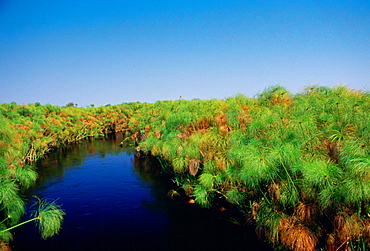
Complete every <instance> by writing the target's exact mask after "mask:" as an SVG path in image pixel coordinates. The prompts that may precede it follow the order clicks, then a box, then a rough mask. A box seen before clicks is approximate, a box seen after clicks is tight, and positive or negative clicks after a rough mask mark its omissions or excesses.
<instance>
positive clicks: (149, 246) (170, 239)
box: [11, 139, 268, 251]
mask: <svg viewBox="0 0 370 251" xmlns="http://www.w3.org/2000/svg"><path fill="white" fill-rule="evenodd" d="M120 140H121V139H112V140H104V141H91V142H89V141H86V142H83V143H81V144H76V145H72V146H70V147H69V148H68V149H60V150H58V151H55V152H53V153H51V154H50V155H49V156H48V158H46V159H45V160H44V161H42V162H41V163H40V164H39V175H40V180H39V182H38V184H37V186H36V187H35V188H34V189H32V190H30V191H29V193H28V195H27V196H28V197H29V198H31V196H32V195H37V196H38V197H40V198H51V199H58V203H59V204H62V205H63V206H62V208H63V209H64V210H65V211H66V216H65V221H64V223H63V228H62V230H61V232H60V234H59V235H56V236H54V237H52V238H50V239H47V240H45V241H44V240H42V239H41V237H40V234H39V233H38V230H37V228H36V227H35V226H34V224H32V223H29V224H26V225H23V226H21V227H19V228H18V229H16V230H15V240H14V242H13V243H11V244H12V246H13V250H189V249H190V250H211V249H214V250H221V249H225V250H243V249H244V250H254V249H257V248H258V249H259V250H261V251H262V250H268V249H266V248H265V246H264V245H263V244H262V243H259V242H258V241H257V240H256V238H255V236H254V233H253V231H249V232H248V229H246V228H244V227H242V226H236V225H233V224H231V223H229V222H227V221H225V220H222V219H220V217H222V215H220V214H219V213H216V212H215V211H212V210H204V209H199V208H197V207H196V206H195V205H193V204H186V203H184V200H182V199H178V200H171V199H169V198H168V197H167V196H166V193H167V192H168V190H169V188H170V186H171V185H172V184H171V183H170V181H169V179H168V177H163V174H161V170H160V167H156V166H155V165H154V164H153V162H155V160H154V159H142V160H141V161H138V160H137V159H136V160H135V158H134V149H133V148H129V147H128V148H120V147H119V146H118V143H119V142H120Z"/></svg>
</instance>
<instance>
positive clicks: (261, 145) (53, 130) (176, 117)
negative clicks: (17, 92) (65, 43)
mask: <svg viewBox="0 0 370 251" xmlns="http://www.w3.org/2000/svg"><path fill="white" fill-rule="evenodd" d="M369 111H370V96H369V94H368V93H364V92H360V91H355V90H351V89H349V88H347V87H345V86H337V87H334V88H327V87H320V86H313V87H309V88H307V89H305V90H303V91H302V92H301V93H298V94H295V95H292V94H290V93H289V92H287V91H286V90H285V89H284V88H283V87H280V86H274V87H271V88H268V89H266V90H265V91H264V92H263V93H261V94H259V95H258V96H257V97H256V98H247V97H245V96H243V95H241V94H237V95H235V96H233V97H230V98H227V99H225V100H218V99H214V100H191V101H188V100H177V101H158V102H156V103H154V104H146V103H126V104H122V105H115V106H106V107H98V108H88V109H87V108H85V109H84V108H76V107H56V106H52V105H45V106H42V105H40V104H37V103H36V104H29V105H17V104H15V103H12V104H1V105H0V120H1V121H0V122H1V123H0V127H1V128H0V172H1V176H0V191H1V192H0V202H1V206H2V207H1V213H2V214H1V215H0V222H1V225H0V229H3V231H2V232H0V238H1V239H2V240H3V242H4V243H7V242H8V241H9V239H10V238H11V230H7V231H4V230H5V229H7V228H9V227H12V226H14V225H16V224H18V223H19V221H20V219H21V217H22V215H23V213H24V202H23V200H22V199H21V197H20V196H21V194H22V191H24V189H27V188H28V187H30V186H32V184H33V183H34V182H35V180H36V179H37V173H36V172H35V170H34V167H33V163H34V162H35V161H36V160H37V159H38V158H41V157H42V156H44V154H45V153H47V151H49V150H50V149H51V148H53V147H58V146H59V145H60V144H67V143H71V142H75V141H78V140H81V139H83V138H86V137H92V138H99V137H102V136H104V135H106V134H108V133H113V132H123V133H125V134H126V135H127V136H130V135H132V137H133V138H135V139H136V141H137V142H138V143H139V146H140V148H141V149H142V150H144V151H147V152H150V153H151V154H152V155H155V156H157V157H158V158H159V159H160V160H161V162H162V163H163V171H165V172H169V173H172V174H173V176H174V181H175V183H176V184H177V185H178V187H177V189H174V190H171V191H169V195H170V196H171V197H175V195H180V194H181V196H187V197H189V199H192V200H194V201H195V203H196V204H198V205H199V206H201V207H215V206H220V205H223V206H226V205H233V207H236V208H238V210H239V211H240V212H241V213H243V214H244V216H245V221H243V222H240V224H255V225H256V233H257V234H258V236H259V237H260V238H261V239H262V240H264V241H268V242H269V243H271V245H272V246H273V247H274V248H276V249H287V250H296V251H301V250H302V251H303V250H305V251H306V250H307V251H308V250H368V248H369V243H370V218H369V216H370V206H369V198H370V157H369V149H370V148H369V144H370V133H369V121H370V120H369V119H370V112H369ZM135 132H136V133H135ZM58 209H59V208H58ZM45 226H47V224H46V225H45ZM0 231H1V230H0Z"/></svg>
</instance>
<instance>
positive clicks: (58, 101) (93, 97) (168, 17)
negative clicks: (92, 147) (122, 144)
mask: <svg viewBox="0 0 370 251" xmlns="http://www.w3.org/2000/svg"><path fill="white" fill-rule="evenodd" d="M369 13H370V1H369V0H363V1H340V0H328V1H299V0H297V1H283V0H282V1H267V0H266V1H238V0H237V1H230V0H224V1H223V0H209V1H204V0H196V1H192V0H187V1H177V0H169V1H159V0H158V1H143V0H132V1H118V0H116V1H113V0H101V1H96V0H86V1H80V0H53V1H50V0H48V1H47V0H45V1H42V0H39V1H36V0H5V1H4V0H0V103H5V102H6V103H8V102H12V101H15V102H17V103H19V104H22V103H34V102H40V103H41V104H48V103H49V104H53V105H65V104H67V103H68V102H74V103H77V104H78V105H79V106H80V107H86V106H88V105H90V104H95V106H100V105H106V104H108V103H109V104H120V103H123V102H133V101H140V102H156V101H158V100H169V99H171V100H177V99H179V97H180V96H182V98H184V99H189V100H191V99H196V98H200V99H213V98H219V99H224V98H227V97H230V96H233V95H234V94H236V93H243V94H245V95H246V96H248V97H253V96H254V95H256V94H257V93H260V92H262V91H263V90H264V89H265V88H266V87H269V86H273V85H282V86H284V87H286V88H287V89H288V90H289V91H291V92H292V93H296V92H299V91H302V90H303V89H304V88H305V87H307V86H310V85H314V84H319V85H323V86H334V85H335V84H345V85H348V86H349V87H351V88H354V89H360V90H365V91H369V87H370V14H369Z"/></svg>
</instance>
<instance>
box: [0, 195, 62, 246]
mask: <svg viewBox="0 0 370 251" xmlns="http://www.w3.org/2000/svg"><path fill="white" fill-rule="evenodd" d="M35 205H36V206H37V209H36V210H34V211H33V213H32V215H33V218H32V219H29V220H27V221H24V222H21V223H18V224H16V225H14V226H12V227H9V228H6V229H4V225H1V228H0V236H1V237H2V240H4V241H8V240H9V239H10V238H11V236H12V235H11V233H10V232H9V231H10V230H12V229H14V228H16V227H19V226H21V225H23V224H26V223H29V222H32V221H36V225H37V226H38V228H39V231H40V233H41V237H42V238H43V239H47V238H49V237H52V236H54V235H55V234H58V233H59V231H60V229H61V226H62V223H63V215H65V213H64V211H63V210H62V209H61V208H60V205H57V204H56V203H55V201H51V202H49V201H46V200H45V199H40V198H37V201H36V203H35ZM8 218H10V219H12V216H11V215H9V216H8ZM5 220H6V219H5ZM5 220H3V222H4V221H5ZM3 222H1V223H3Z"/></svg>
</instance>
